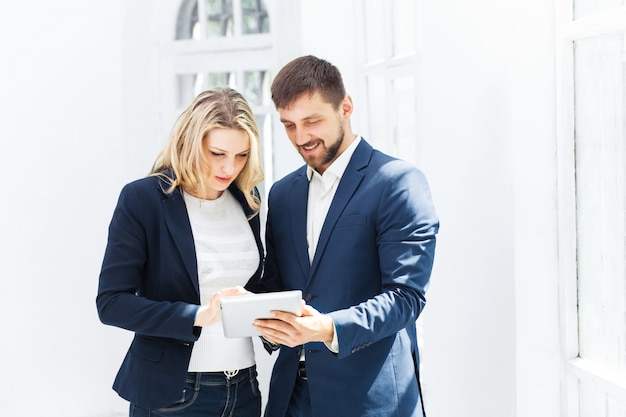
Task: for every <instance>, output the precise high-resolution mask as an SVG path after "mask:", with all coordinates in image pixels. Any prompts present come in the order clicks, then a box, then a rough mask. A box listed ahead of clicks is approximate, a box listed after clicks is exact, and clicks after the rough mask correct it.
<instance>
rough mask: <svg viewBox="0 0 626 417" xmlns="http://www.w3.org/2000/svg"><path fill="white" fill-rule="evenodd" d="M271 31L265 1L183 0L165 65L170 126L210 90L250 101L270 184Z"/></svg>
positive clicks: (165, 57) (163, 65)
mask: <svg viewBox="0 0 626 417" xmlns="http://www.w3.org/2000/svg"><path fill="white" fill-rule="evenodd" d="M270 29H271V26H270V19H269V15H268V11H267V7H266V4H265V0H183V1H181V3H180V6H179V8H178V13H177V16H176V20H175V28H174V34H173V37H172V38H173V39H172V40H171V42H169V43H168V44H167V45H164V48H163V60H162V72H163V77H164V91H163V100H164V101H163V107H164V108H165V114H164V116H165V119H166V120H165V121H164V122H165V125H166V126H170V125H171V123H173V121H174V119H175V117H176V116H177V115H178V114H179V113H180V112H181V111H182V109H183V108H185V107H186V106H187V105H188V104H189V103H190V102H191V101H192V100H193V98H194V97H195V96H196V95H197V94H198V93H200V92H201V91H203V90H206V89H208V88H213V87H219V86H229V87H232V88H234V89H236V90H238V91H240V92H241V93H242V94H243V95H244V96H245V97H246V99H247V100H248V102H249V103H250V106H251V107H252V110H253V111H254V114H255V116H256V119H257V122H258V124H259V129H260V131H261V141H262V146H263V153H264V166H265V172H266V181H265V183H266V184H271V181H272V178H271V173H272V158H271V156H272V149H271V143H272V141H271V138H272V129H273V127H272V117H271V112H272V111H273V106H272V104H271V99H270V93H269V86H270V82H271V75H270V68H272V62H273V61H272V58H273V55H272V54H273V52H272V38H271V35H270Z"/></svg>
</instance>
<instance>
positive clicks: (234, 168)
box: [199, 128, 250, 200]
mask: <svg viewBox="0 0 626 417" xmlns="http://www.w3.org/2000/svg"><path fill="white" fill-rule="evenodd" d="M204 152H205V155H206V159H207V161H209V165H208V170H207V171H208V176H209V179H208V181H207V184H208V190H206V191H205V192H206V194H207V195H203V196H199V197H200V198H204V199H206V200H214V199H216V198H218V197H219V196H220V195H222V192H223V191H224V190H225V189H227V188H228V186H229V185H230V184H231V183H232V182H233V181H234V180H235V179H236V178H237V176H238V175H239V173H240V172H241V170H242V169H243V167H244V166H245V165H246V162H247V161H248V156H249V154H250V138H248V135H247V134H246V132H245V131H243V130H236V129H227V128H219V129H214V130H212V131H211V132H210V133H209V136H208V137H207V138H206V139H205V141H204Z"/></svg>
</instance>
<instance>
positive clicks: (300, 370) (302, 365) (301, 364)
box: [298, 361, 307, 381]
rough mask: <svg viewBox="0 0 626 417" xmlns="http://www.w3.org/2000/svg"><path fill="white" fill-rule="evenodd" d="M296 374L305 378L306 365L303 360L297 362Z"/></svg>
mask: <svg viewBox="0 0 626 417" xmlns="http://www.w3.org/2000/svg"><path fill="white" fill-rule="evenodd" d="M298 376H299V377H300V378H302V379H304V380H305V381H306V380H307V376H306V366H305V363H304V361H300V362H298Z"/></svg>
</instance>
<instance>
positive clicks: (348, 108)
mask: <svg viewBox="0 0 626 417" xmlns="http://www.w3.org/2000/svg"><path fill="white" fill-rule="evenodd" d="M340 108H341V117H344V118H349V117H350V116H351V115H352V111H353V110H354V104H353V103H352V97H350V96H349V95H347V94H346V96H345V97H344V98H343V100H342V101H341V105H340Z"/></svg>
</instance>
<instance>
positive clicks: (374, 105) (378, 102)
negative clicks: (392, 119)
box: [365, 74, 392, 151]
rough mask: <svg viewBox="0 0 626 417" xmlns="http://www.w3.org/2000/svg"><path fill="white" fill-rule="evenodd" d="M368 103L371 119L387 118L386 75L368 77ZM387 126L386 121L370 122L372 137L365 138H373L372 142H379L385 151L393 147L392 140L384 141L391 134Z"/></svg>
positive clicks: (379, 145)
mask: <svg viewBox="0 0 626 417" xmlns="http://www.w3.org/2000/svg"><path fill="white" fill-rule="evenodd" d="M367 103H368V107H369V117H368V119H369V120H385V119H386V118H387V116H386V115H387V103H386V96H385V77H384V75H375V74H372V75H369V76H368V77H367ZM385 126H386V124H385V123H370V124H369V126H368V128H369V132H370V135H371V138H365V139H367V140H371V143H374V144H377V145H378V147H379V148H380V149H381V150H383V151H384V150H387V149H390V148H391V147H392V144H391V143H390V142H387V143H384V142H382V141H385V140H389V135H387V134H386V132H385Z"/></svg>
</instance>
